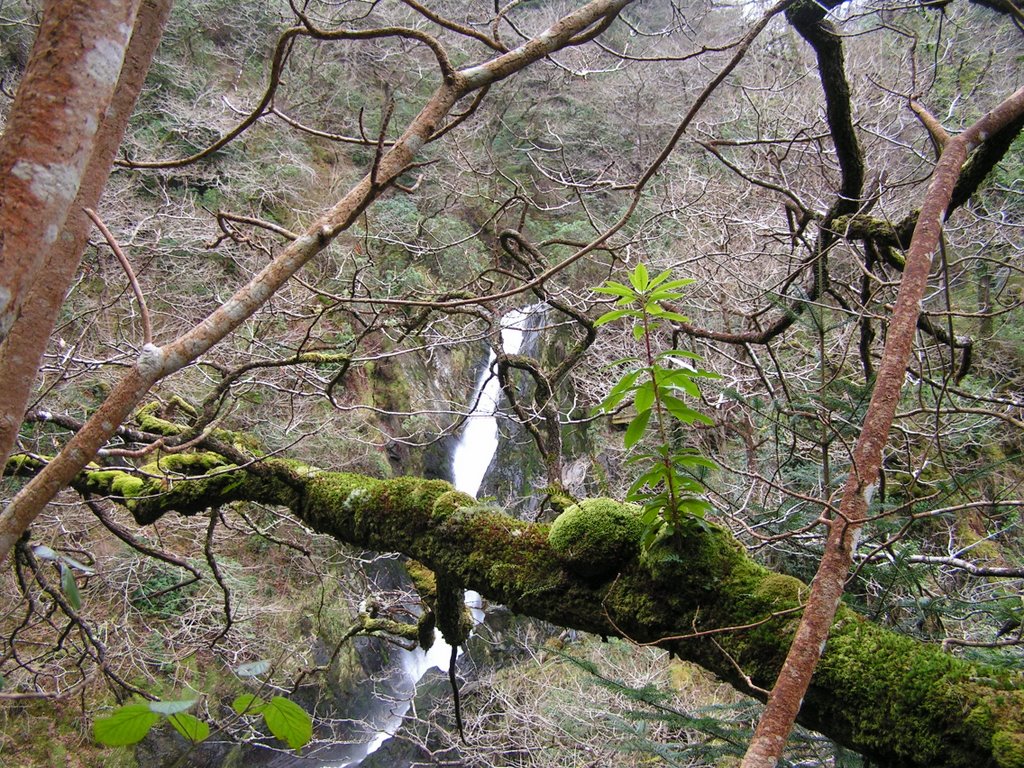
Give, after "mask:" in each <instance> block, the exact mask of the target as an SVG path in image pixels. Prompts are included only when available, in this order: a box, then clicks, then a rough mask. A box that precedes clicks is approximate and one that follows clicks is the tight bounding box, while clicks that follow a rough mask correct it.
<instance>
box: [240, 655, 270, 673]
mask: <svg viewBox="0 0 1024 768" xmlns="http://www.w3.org/2000/svg"><path fill="white" fill-rule="evenodd" d="M268 671H270V661H269V660H268V659H260V660H259V661H250V662H247V663H245V664H239V665H238V666H237V667H235V674H236V675H238V676H239V677H258V676H259V675H265V674H266V673H267V672H268Z"/></svg>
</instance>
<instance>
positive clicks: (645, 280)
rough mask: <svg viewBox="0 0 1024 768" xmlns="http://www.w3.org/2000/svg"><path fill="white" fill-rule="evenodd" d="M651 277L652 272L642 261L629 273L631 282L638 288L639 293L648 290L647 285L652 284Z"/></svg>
mask: <svg viewBox="0 0 1024 768" xmlns="http://www.w3.org/2000/svg"><path fill="white" fill-rule="evenodd" d="M650 279H651V277H650V273H648V271H647V267H645V266H644V265H643V264H642V263H641V264H637V265H636V268H635V269H634V270H633V271H632V272H631V273H630V275H629V282H630V283H631V284H632V286H633V287H634V288H636V290H637V292H638V293H643V292H644V291H646V290H647V286H648V285H649V284H650Z"/></svg>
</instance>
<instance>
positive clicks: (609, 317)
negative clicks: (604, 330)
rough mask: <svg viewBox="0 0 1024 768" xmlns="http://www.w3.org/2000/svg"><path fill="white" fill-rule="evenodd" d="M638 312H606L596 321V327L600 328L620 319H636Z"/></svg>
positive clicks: (620, 310) (624, 310)
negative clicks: (627, 317)
mask: <svg viewBox="0 0 1024 768" xmlns="http://www.w3.org/2000/svg"><path fill="white" fill-rule="evenodd" d="M636 315H637V313H636V310H633V309H613V310H612V311H611V312H605V313H604V314H603V315H601V316H600V317H599V318H597V320H595V321H594V327H595V328H600V327H601V326H602V325H605V324H607V323H611V322H614V321H615V320H618V319H619V318H620V317H626V316H629V317H636Z"/></svg>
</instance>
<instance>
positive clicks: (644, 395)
mask: <svg viewBox="0 0 1024 768" xmlns="http://www.w3.org/2000/svg"><path fill="white" fill-rule="evenodd" d="M633 404H634V406H635V407H636V410H637V413H640V412H641V411H649V410H651V406H652V405H653V404H654V382H653V381H645V382H644V383H643V384H641V385H640V386H639V387H637V388H636V395H635V399H634V401H633Z"/></svg>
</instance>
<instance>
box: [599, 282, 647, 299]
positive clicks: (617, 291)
mask: <svg viewBox="0 0 1024 768" xmlns="http://www.w3.org/2000/svg"><path fill="white" fill-rule="evenodd" d="M591 290H592V291H593V292H594V293H603V294H605V295H606V296H621V297H623V298H628V299H632V298H634V297H636V291H634V290H633V289H632V288H630V287H629V286H628V285H623V284H622V283H617V282H615V281H614V280H606V281H605V283H604V285H601V286H598V287H597V288H592V289H591Z"/></svg>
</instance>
